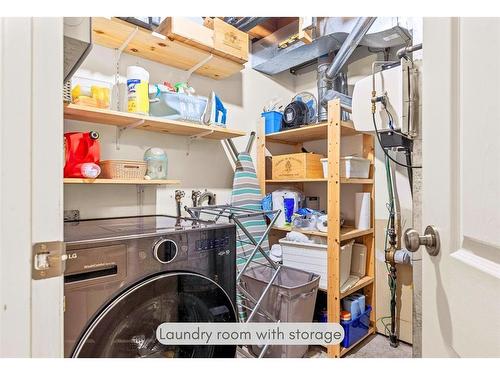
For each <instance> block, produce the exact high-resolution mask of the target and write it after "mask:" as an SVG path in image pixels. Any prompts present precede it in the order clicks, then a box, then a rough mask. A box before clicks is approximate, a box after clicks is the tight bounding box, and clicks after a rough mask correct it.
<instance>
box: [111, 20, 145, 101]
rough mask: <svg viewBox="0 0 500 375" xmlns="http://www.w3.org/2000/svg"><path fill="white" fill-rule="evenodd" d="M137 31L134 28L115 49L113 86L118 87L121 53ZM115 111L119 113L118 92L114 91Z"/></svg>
mask: <svg viewBox="0 0 500 375" xmlns="http://www.w3.org/2000/svg"><path fill="white" fill-rule="evenodd" d="M138 31H139V27H137V26H136V27H135V28H134V30H132V31H131V32H130V34H129V36H128V37H127V39H125V40H124V41H123V43H122V45H121V46H120V47H118V48H115V86H116V87H118V83H119V80H120V58H121V57H122V53H123V51H124V50H125V48H127V46H128V45H129V43H130V42H131V41H132V39H133V38H134V37H135V35H136V34H137V32H138ZM115 100H116V109H117V110H118V111H119V110H120V94H119V90H116V98H115Z"/></svg>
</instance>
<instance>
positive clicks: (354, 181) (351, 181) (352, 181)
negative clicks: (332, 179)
mask: <svg viewBox="0 0 500 375" xmlns="http://www.w3.org/2000/svg"><path fill="white" fill-rule="evenodd" d="M340 183H341V184H362V185H370V184H373V178H345V177H342V178H341V179H340Z"/></svg>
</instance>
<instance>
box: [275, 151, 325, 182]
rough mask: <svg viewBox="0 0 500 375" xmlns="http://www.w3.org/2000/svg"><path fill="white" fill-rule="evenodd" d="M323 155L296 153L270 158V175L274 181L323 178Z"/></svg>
mask: <svg viewBox="0 0 500 375" xmlns="http://www.w3.org/2000/svg"><path fill="white" fill-rule="evenodd" d="M322 157H323V155H320V154H313V153H305V152H301V153H297V154H287V155H277V156H273V158H272V166H273V167H272V175H273V179H274V180H298V179H308V178H323V167H322V165H321V160H320V159H321V158H322Z"/></svg>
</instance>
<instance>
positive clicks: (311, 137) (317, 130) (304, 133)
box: [265, 121, 361, 144]
mask: <svg viewBox="0 0 500 375" xmlns="http://www.w3.org/2000/svg"><path fill="white" fill-rule="evenodd" d="M340 125H341V134H342V135H355V134H361V133H360V132H358V131H356V130H355V129H354V124H353V122H352V121H341V122H340ZM327 136H328V123H327V122H322V123H319V124H316V125H306V126H303V127H301V128H297V129H292V130H284V131H280V132H276V133H271V134H266V135H265V137H266V141H267V142H276V143H290V144H298V143H303V142H308V141H316V140H318V139H326V138H327Z"/></svg>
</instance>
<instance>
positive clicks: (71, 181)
mask: <svg viewBox="0 0 500 375" xmlns="http://www.w3.org/2000/svg"><path fill="white" fill-rule="evenodd" d="M64 183H65V184H68V185H76V184H83V185H103V184H107V185H179V184H180V183H181V182H180V180H144V179H142V180H121V179H111V178H65V179H64Z"/></svg>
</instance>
